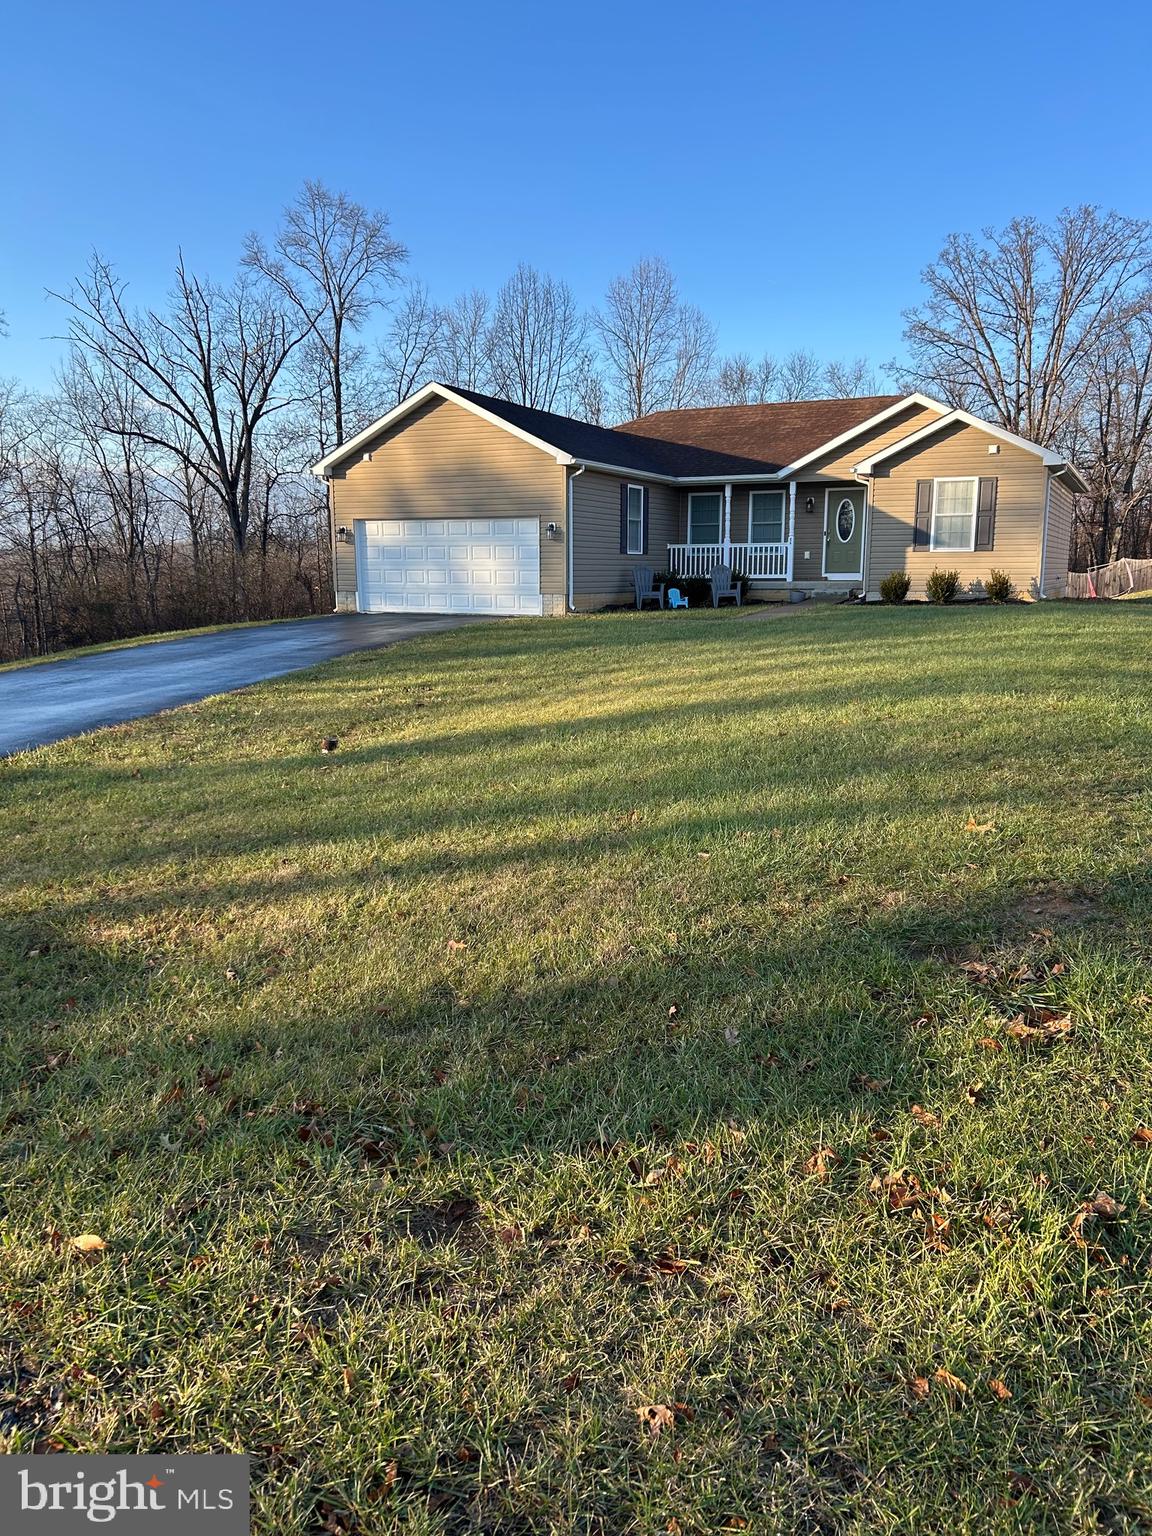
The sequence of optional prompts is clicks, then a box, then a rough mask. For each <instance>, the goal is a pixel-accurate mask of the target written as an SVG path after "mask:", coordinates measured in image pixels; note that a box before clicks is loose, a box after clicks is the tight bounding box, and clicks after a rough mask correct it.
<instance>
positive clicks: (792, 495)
mask: <svg viewBox="0 0 1152 1536" xmlns="http://www.w3.org/2000/svg"><path fill="white" fill-rule="evenodd" d="M795 551H796V482H795V480H789V482H788V570H787V572H786V573H785V574H786V577H787V580H789V581H791V580H792V556H793V554H794V553H795Z"/></svg>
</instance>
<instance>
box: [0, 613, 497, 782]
mask: <svg viewBox="0 0 1152 1536" xmlns="http://www.w3.org/2000/svg"><path fill="white" fill-rule="evenodd" d="M477 622H482V620H478V619H476V618H470V617H469V618H465V617H460V618H457V617H455V616H447V615H443V614H427V615H425V614H408V613H395V614H391V613H380V614H366V613H365V614H361V613H333V614H325V615H324V616H323V617H321V618H316V619H291V620H288V621H286V622H284V623H280V624H256V625H253V626H251V627H250V628H245V629H228V630H221V631H220V632H219V633H218V634H213V635H187V636H185V637H184V638H183V639H179V638H177V639H174V640H156V641H151V642H149V643H147V644H141V645H132V646H125V647H123V648H121V649H120V650H115V651H100V652H97V653H96V654H95V655H91V656H72V657H69V656H66V655H65V656H62V657H61V658H60V659H59V660H58V661H44V662H40V663H38V664H37V665H36V666H33V667H15V668H13V669H12V670H11V671H9V672H0V757H6V756H8V755H9V754H10V753H12V752H23V751H26V750H27V749H28V748H30V747H43V746H47V745H48V744H49V742H53V741H62V740H63V739H64V737H66V736H77V735H79V734H80V733H81V732H83V731H94V730H97V729H98V728H99V727H100V726H103V725H120V724H121V723H122V722H123V721H125V720H138V719H139V718H140V717H141V715H154V714H156V713H157V712H158V711H159V710H162V709H174V708H175V707H176V706H177V705H179V704H191V703H193V702H194V701H195V700H196V699H206V698H208V697H209V696H210V695H211V694H214V693H230V692H232V691H233V689H236V688H247V687H248V685H249V684H250V683H259V682H263V680H264V679H265V678H268V677H281V676H282V675H283V674H284V673H285V672H297V671H299V670H300V669H301V668H303V667H312V666H315V665H316V663H317V662H321V661H331V660H332V658H333V657H335V656H344V655H346V654H347V653H348V652H349V651H362V650H373V649H375V648H377V647H379V646H385V645H395V644H396V642H397V641H398V640H410V639H412V638H413V637H414V636H416V635H428V634H435V633H436V632H437V631H439V630H445V629H457V628H459V627H460V626H461V625H463V624H475V623H477Z"/></svg>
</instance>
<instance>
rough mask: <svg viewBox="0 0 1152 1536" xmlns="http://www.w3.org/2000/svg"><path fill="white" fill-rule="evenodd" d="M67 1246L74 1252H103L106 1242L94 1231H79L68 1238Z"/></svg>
mask: <svg viewBox="0 0 1152 1536" xmlns="http://www.w3.org/2000/svg"><path fill="white" fill-rule="evenodd" d="M68 1246H69V1247H70V1248H71V1249H72V1251H73V1252H74V1253H103V1251H104V1249H105V1248H107V1246H108V1244H107V1243H106V1242H105V1241H104V1239H103V1238H102V1237H97V1235H96V1233H95V1232H81V1233H80V1235H79V1236H78V1237H70V1238H69V1239H68Z"/></svg>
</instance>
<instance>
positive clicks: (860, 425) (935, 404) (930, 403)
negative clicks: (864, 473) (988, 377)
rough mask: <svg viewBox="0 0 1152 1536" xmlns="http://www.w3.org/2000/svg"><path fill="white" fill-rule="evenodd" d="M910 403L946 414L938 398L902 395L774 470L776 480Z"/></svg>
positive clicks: (888, 417) (885, 419) (870, 428)
mask: <svg viewBox="0 0 1152 1536" xmlns="http://www.w3.org/2000/svg"><path fill="white" fill-rule="evenodd" d="M910 405H918V406H921V407H922V408H923V409H924V410H926V411H939V412H940V414H941V415H942V416H944V415H947V413H948V410H949V407H948V406H946V405H942V404H941V402H940V401H939V400H933V399H932V397H931V395H921V394H911V395H902V396H901V398H900V399H899V400H897V401H896V404H895V405H886V406H885V407H884V409H883V410H882V411H877V412H876V414H875V416H866V417H865V418H864V420H863V421H858V422H857V423H856V425H855V426H854V427H849V428H848V430H847V432H841V434H840V436H839V437H831V438H829V439H828V441H827V442H826V443H821V444H820V446H819V448H813V449H812V451H811V453H806V454H804V455H803V457H801V458H799V459H797V460H796V461H795V462H794V463H792V464H787V465H785V467H784V468H783V469H778V470H777V471H776V478H777V479H778V480H790V479H791V478H792V476H793V475H794V474H795V472H796V470H798V469H803V468H804V466H805V464H811V463H812V461H813V460H814V459H822V458H823V457H824V455H825V454H826V453H830V452H831V451H832V449H833V448H840V447H842V446H843V444H845V443H850V442H851V441H852V439H853V438H854V437H859V436H860V434H861V432H870V431H871V430H872V429H873V428H874V427H878V426H880V425H881V424H882V423H883V422H885V421H888V420H889V419H890V418H891V417H893V416H897V415H899V413H900V412H901V411H906V410H907V409H908V407H909V406H910Z"/></svg>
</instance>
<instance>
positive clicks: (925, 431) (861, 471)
mask: <svg viewBox="0 0 1152 1536" xmlns="http://www.w3.org/2000/svg"><path fill="white" fill-rule="evenodd" d="M955 426H965V427H976V428H977V429H978V430H979V431H981V432H986V433H987V434H988V436H989V437H995V438H998V439H999V440H1000V442H1002V443H1011V444H1012V445H1013V446H1014V447H1016V448H1023V450H1024V451H1025V453H1034V454H1036V456H1037V457H1038V458H1040V459H1043V461H1044V463H1045V464H1047V465H1048V466H1049V467H1050V468H1052V469H1063V468H1064V467H1065V465H1066V464H1067V462H1068V461H1067V460H1066V459H1065V458H1063V457H1062V455H1060V454H1058V453H1053V452H1052V450H1051V448H1043V447H1041V445H1040V444H1039V443H1033V442H1030V441H1029V440H1028V438H1026V437H1017V436H1016V434H1015V432H1009V431H1008V429H1007V428H1006V427H998V426H996V425H995V424H994V423H993V422H991V421H981V419H980V417H979V416H973V415H972V413H971V411H962V410H960V409H959V408H957V409H955V410H951V411H948V412H947V414H946V415H944V416H941V417H940V418H939V420H937V421H930V422H928V424H927V425H926V426H923V427H920V428H919V429H918V430H917V431H915V432H910V433H909V434H908V436H907V437H902V438H901V439H900V441H899V442H898V443H890V444H889V445H888V447H887V448H881V449H880V450H879V452H877V453H873V454H870V455H869V456H868V458H866V459H861V460H860V462H859V464H857V465H856V466H855V473H856V474H858V475H870V474H871V473H872V468H873V465H875V464H879V463H881V462H882V461H883V460H884V459H890V458H891V457H892V456H893V454H897V453H903V452H905V450H906V449H908V448H912V447H914V446H915V445H916V444H917V443H919V442H923V440H924V439H925V438H926V437H933V436H934V435H935V434H936V433H937V432H942V431H944V430H945V429H946V428H948V427H955Z"/></svg>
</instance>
